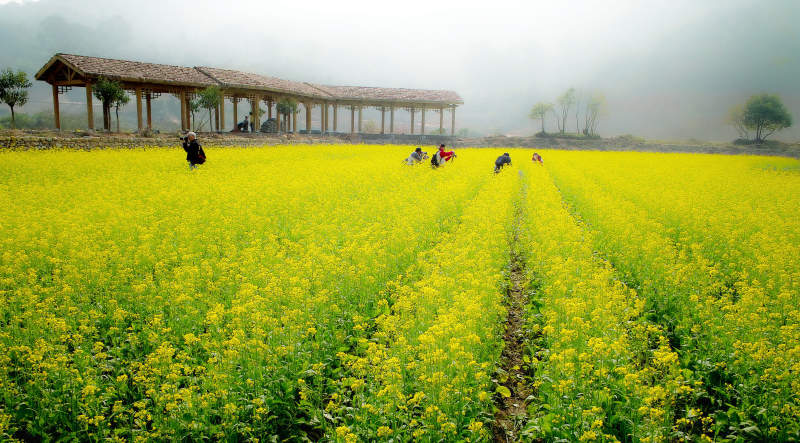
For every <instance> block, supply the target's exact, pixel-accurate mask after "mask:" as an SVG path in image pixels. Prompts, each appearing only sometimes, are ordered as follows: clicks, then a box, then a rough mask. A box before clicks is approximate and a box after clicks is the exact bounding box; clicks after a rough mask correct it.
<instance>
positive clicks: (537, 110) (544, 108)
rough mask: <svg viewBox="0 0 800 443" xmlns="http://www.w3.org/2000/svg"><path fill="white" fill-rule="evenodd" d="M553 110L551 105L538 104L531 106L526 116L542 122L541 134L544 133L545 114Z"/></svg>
mask: <svg viewBox="0 0 800 443" xmlns="http://www.w3.org/2000/svg"><path fill="white" fill-rule="evenodd" d="M552 110H553V104H552V103H545V102H539V103H536V104H535V105H533V108H532V109H531V113H530V114H529V115H528V117H530V118H531V119H533V120H537V119H538V120H541V121H542V133H545V130H544V119H545V117H547V113H548V112H550V111H552Z"/></svg>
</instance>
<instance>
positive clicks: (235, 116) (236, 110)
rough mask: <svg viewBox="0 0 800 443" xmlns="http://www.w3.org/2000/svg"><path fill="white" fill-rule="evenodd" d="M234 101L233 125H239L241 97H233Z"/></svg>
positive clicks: (236, 126)
mask: <svg viewBox="0 0 800 443" xmlns="http://www.w3.org/2000/svg"><path fill="white" fill-rule="evenodd" d="M231 101H232V102H233V127H234V128H238V127H239V97H233V98H231Z"/></svg>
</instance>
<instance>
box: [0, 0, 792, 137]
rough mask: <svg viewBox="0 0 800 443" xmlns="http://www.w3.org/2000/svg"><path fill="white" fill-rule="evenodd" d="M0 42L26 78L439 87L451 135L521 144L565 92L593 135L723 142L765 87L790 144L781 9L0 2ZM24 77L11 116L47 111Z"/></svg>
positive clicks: (752, 4) (727, 4)
mask: <svg viewBox="0 0 800 443" xmlns="http://www.w3.org/2000/svg"><path fill="white" fill-rule="evenodd" d="M0 43H2V44H0V67H13V68H20V69H24V70H26V71H27V72H28V73H29V74H31V75H32V74H34V73H35V72H36V71H37V70H38V69H39V68H40V67H41V66H42V65H44V63H45V62H46V61H47V60H48V59H49V58H50V57H51V56H52V55H53V54H54V53H56V52H68V53H75V54H82V55H93V56H100V57H109V58H124V59H132V60H139V61H148V62H155V63H168V64H178V65H186V66H214V67H221V68H230V69H240V70H247V71H252V72H258V73H262V74H265V75H272V76H276V77H282V78H287V79H292V80H298V81H311V82H317V83H324V84H340V85H362V86H384V87H408V88H424V89H452V90H455V91H457V92H458V93H459V94H460V95H461V96H462V98H463V99H464V105H463V106H462V107H459V108H458V111H457V113H456V117H457V129H458V128H467V129H469V130H470V131H472V132H474V133H481V134H495V133H496V134H509V135H530V134H532V133H534V132H536V131H537V130H538V127H539V123H538V122H536V121H533V120H531V119H529V118H528V113H529V111H530V109H531V107H532V106H533V104H535V103H536V102H539V101H550V102H554V101H555V99H556V97H557V96H558V95H559V94H561V93H562V92H563V91H564V90H566V89H567V88H569V87H575V88H576V89H578V90H579V91H581V92H583V93H586V94H588V93H602V94H603V95H604V96H605V97H606V99H607V105H606V109H605V112H604V114H603V115H602V116H601V118H600V123H599V126H598V132H599V133H600V134H601V135H604V136H612V135H619V134H625V133H631V134H635V135H640V136H645V137H648V138H656V139H675V140H681V139H688V138H696V139H701V140H732V139H733V138H735V137H736V132H735V131H734V129H733V128H731V127H729V126H727V125H726V124H725V122H724V119H725V114H726V113H727V110H728V108H729V107H730V106H732V105H734V104H737V103H741V102H744V101H745V100H746V99H747V97H749V96H750V95H752V94H755V93H760V92H770V93H776V94H779V95H780V96H781V98H782V99H783V101H784V103H785V104H786V106H787V107H788V108H789V111H790V112H791V113H792V114H793V116H794V120H795V122H796V124H795V126H794V127H792V128H790V129H789V130H785V131H783V132H782V133H780V135H779V137H778V138H780V139H784V140H796V139H798V138H800V83H799V81H798V79H800V2H798V1H796V0H786V1H777V0H776V1H755V0H754V1H741V0H724V1H723V0H720V1H703V2H697V1H681V0H678V1H675V0H672V1H646V2H644V1H614V2H598V1H568V2H556V1H550V2H538V1H537V2H534V1H519V2H514V1H496V2H479V3H474V4H473V3H471V2H464V1H442V2H439V1H430V0H428V1H417V0H411V1H404V2H375V1H340V2H316V1H287V2H263V1H241V2H236V3H235V4H232V5H230V6H225V5H223V2H218V1H210V0H201V1H186V2H178V1H173V2H166V1H163V0H159V1H155V0H139V1H137V2H127V1H126V2H122V1H108V0H104V1H101V0H71V1H61V0H40V1H36V2H31V1H22V2H9V1H7V0H5V1H4V0H0ZM35 83H36V85H35V87H34V88H33V90H32V97H31V102H30V103H29V104H28V105H27V106H26V107H25V108H24V109H22V112H34V111H36V110H39V109H50V107H51V99H50V95H49V94H50V92H49V91H50V89H49V87H48V85H46V84H44V83H43V82H35ZM77 97H80V94H78V95H77ZM5 108H6V109H7V107H5ZM75 108H76V111H75V112H78V111H80V109H79V105H78V104H75ZM133 108H135V107H133V106H128V107H127V109H126V110H125V112H128V113H130V112H132V109H133ZM70 109H71V108H66V110H67V111H69V110H70ZM0 112H6V110H5V109H4V110H3V111H0ZM62 112H64V111H62ZM430 118H431V119H433V118H438V117H430ZM570 118H571V121H572V127H570V126H569V124H568V129H571V130H574V117H570ZM548 130H549V131H555V130H556V127H555V123H554V120H552V119H551V120H550V121H549V122H548Z"/></svg>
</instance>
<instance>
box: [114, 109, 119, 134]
mask: <svg viewBox="0 0 800 443" xmlns="http://www.w3.org/2000/svg"><path fill="white" fill-rule="evenodd" d="M114 113H115V114H116V115H117V133H119V106H115V107H114Z"/></svg>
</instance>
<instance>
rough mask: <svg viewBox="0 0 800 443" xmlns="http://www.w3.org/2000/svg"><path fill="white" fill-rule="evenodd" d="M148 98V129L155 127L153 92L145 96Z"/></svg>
mask: <svg viewBox="0 0 800 443" xmlns="http://www.w3.org/2000/svg"><path fill="white" fill-rule="evenodd" d="M145 98H146V99H147V100H146V104H147V106H146V109H147V129H153V106H152V101H153V100H152V99H153V94H151V93H149V92H148V93H147V95H146V96H145Z"/></svg>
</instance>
